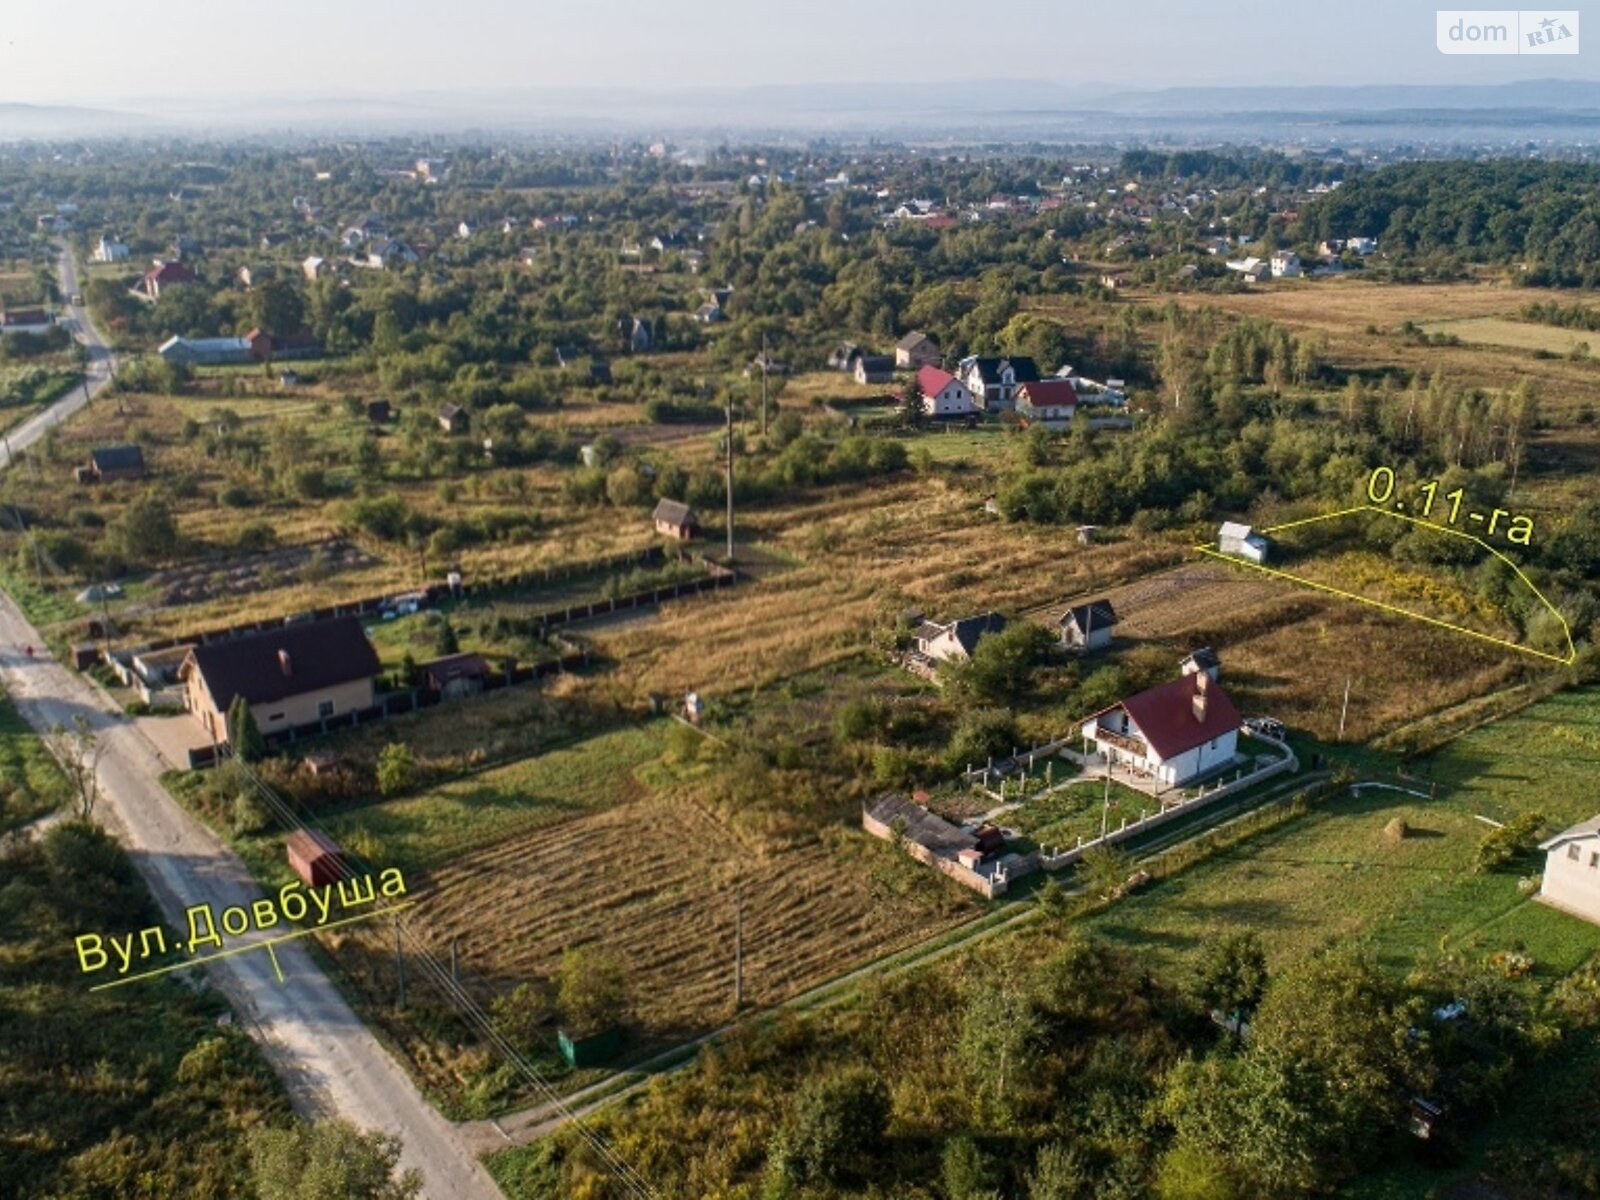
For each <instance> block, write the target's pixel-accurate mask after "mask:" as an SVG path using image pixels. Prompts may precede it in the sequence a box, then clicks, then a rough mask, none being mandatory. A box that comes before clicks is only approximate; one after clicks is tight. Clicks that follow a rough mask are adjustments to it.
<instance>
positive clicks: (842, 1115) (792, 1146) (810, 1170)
mask: <svg viewBox="0 0 1600 1200" xmlns="http://www.w3.org/2000/svg"><path fill="white" fill-rule="evenodd" d="M888 1124H889V1089H888V1088H886V1087H885V1086H884V1084H883V1081H882V1080H881V1079H879V1078H878V1076H877V1075H876V1074H875V1073H874V1072H872V1071H870V1070H868V1069H866V1068H861V1067H855V1068H850V1069H847V1070H844V1071H840V1072H838V1073H837V1074H833V1075H824V1076H821V1077H813V1078H811V1079H808V1080H807V1081H806V1083H805V1084H804V1085H802V1087H801V1089H800V1093H799V1095H798V1096H797V1097H796V1099H795V1107H794V1113H793V1114H792V1115H791V1116H790V1118H789V1120H788V1121H787V1122H785V1124H784V1126H783V1127H782V1128H781V1129H780V1130H779V1131H778V1133H777V1134H776V1135H775V1136H774V1137H773V1139H772V1143H771V1145H770V1146H769V1148H768V1155H767V1163H768V1175H767V1180H768V1194H769V1195H774V1196H783V1195H787V1194H788V1193H789V1191H790V1189H792V1188H793V1187H794V1186H796V1185H805V1184H811V1183H822V1184H828V1183H840V1182H842V1181H845V1180H848V1179H850V1178H852V1177H854V1176H861V1175H865V1174H868V1173H870V1171H871V1167H872V1164H873V1162H874V1160H875V1159H876V1157H877V1154H878V1152H879V1150H880V1149H881V1146H882V1142H883V1135H884V1131H885V1130H886V1129H887V1128H888Z"/></svg>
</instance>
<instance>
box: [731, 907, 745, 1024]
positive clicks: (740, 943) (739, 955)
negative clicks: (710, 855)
mask: <svg viewBox="0 0 1600 1200" xmlns="http://www.w3.org/2000/svg"><path fill="white" fill-rule="evenodd" d="M734 904H735V906H736V907H735V908H734V910H733V1011H734V1012H742V1011H743V1010H744V885H743V884H742V883H741V884H740V885H739V890H738V892H737V893H736V898H735V900H734Z"/></svg>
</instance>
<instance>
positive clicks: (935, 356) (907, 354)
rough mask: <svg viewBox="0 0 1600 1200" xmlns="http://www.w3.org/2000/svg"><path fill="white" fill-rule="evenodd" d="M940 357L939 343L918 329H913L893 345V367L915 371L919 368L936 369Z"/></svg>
mask: <svg viewBox="0 0 1600 1200" xmlns="http://www.w3.org/2000/svg"><path fill="white" fill-rule="evenodd" d="M940 358H941V355H940V353H939V343H938V342H936V341H934V340H933V339H932V338H931V337H929V336H928V335H927V334H925V333H923V332H922V330H920V329H913V330H912V331H911V332H910V333H908V334H906V335H905V337H903V338H901V339H900V340H899V341H898V342H897V343H895V348H894V365H895V366H897V367H905V368H907V369H909V370H912V371H915V370H917V369H918V368H920V367H936V366H938V365H939V361H940Z"/></svg>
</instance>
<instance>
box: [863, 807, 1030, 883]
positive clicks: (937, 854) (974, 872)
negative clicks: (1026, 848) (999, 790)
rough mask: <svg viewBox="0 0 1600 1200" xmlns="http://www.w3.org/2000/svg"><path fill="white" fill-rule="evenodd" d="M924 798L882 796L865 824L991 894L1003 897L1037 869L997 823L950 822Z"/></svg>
mask: <svg viewBox="0 0 1600 1200" xmlns="http://www.w3.org/2000/svg"><path fill="white" fill-rule="evenodd" d="M926 798H927V797H926V794H925V793H922V792H918V793H917V794H916V795H915V796H905V795H899V794H896V795H889V796H884V797H883V798H881V799H880V800H878V802H877V803H875V804H873V805H872V806H871V807H870V808H863V809H862V811H861V827H862V828H863V829H865V830H866V831H867V832H868V833H870V834H872V836H873V837H878V838H882V839H883V840H884V841H886V842H894V843H896V844H897V845H899V846H900V847H901V848H902V849H904V850H905V852H906V853H907V854H909V855H911V857H912V858H914V859H916V860H917V861H918V862H922V863H926V864H927V865H928V866H930V867H933V868H935V869H936V870H938V871H940V872H942V873H944V874H946V875H948V876H950V877H951V878H952V879H954V880H956V881H957V882H959V883H962V884H965V885H966V886H967V887H969V888H972V889H973V890H974V891H976V892H979V893H981V894H982V895H984V896H988V897H990V898H993V897H995V896H1000V895H1004V894H1005V892H1006V890H1007V888H1009V887H1010V884H1011V881H1012V880H1013V879H1016V878H1020V877H1021V876H1024V875H1028V874H1030V873H1032V872H1033V871H1035V870H1037V869H1038V865H1039V860H1038V858H1037V857H1035V856H1033V855H1021V854H1017V853H1015V852H1014V851H1010V850H1008V849H1007V846H1006V839H1005V835H1004V834H1002V833H1001V832H1000V831H999V830H998V829H996V828H995V827H994V826H992V825H984V826H981V827H979V828H976V829H969V828H967V827H965V826H962V825H957V824H955V823H954V822H952V821H947V820H945V819H944V818H943V817H941V816H939V814H938V813H934V812H929V811H928V808H927V806H926V805H925V804H922V803H920V801H922V800H925V799H926Z"/></svg>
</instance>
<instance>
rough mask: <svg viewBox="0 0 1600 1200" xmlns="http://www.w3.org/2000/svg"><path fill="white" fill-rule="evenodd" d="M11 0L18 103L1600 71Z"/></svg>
mask: <svg viewBox="0 0 1600 1200" xmlns="http://www.w3.org/2000/svg"><path fill="white" fill-rule="evenodd" d="M1452 2H1454V3H1458V4H1459V3H1461V0H1452ZM1567 2H1568V3H1571V0H1567ZM3 4H4V8H5V11H4V13H3V15H0V101H21V102H30V103H60V102H73V101H79V102H92V103H105V102H108V101H131V100H134V99H136V98H138V97H141V96H152V95H159V96H221V95H229V94H234V95H260V94H267V93H300V94H306V95H336V94H339V93H348V92H357V93H363V92H392V91H402V90H404V91H410V90H417V89H425V90H426V89H456V88H485V87H489V88H501V87H539V86H585V85H594V86H605V87H610V86H643V87H650V88H682V87H692V86H697V85H718V84H721V85H729V84H731V85H743V84H755V83H812V82H832V81H841V82H842V81H852V82H854V81H872V80H887V81H897V82H903V81H922V80H926V81H927V82H928V83H929V85H930V86H936V85H937V82H938V81H939V80H941V79H946V78H964V79H968V80H984V79H997V78H1007V77H1009V78H1013V79H1017V78H1020V79H1051V80H1056V81H1060V82H1070V81H1078V82H1101V81H1104V82H1111V83H1124V84H1127V85H1131V86H1170V85H1177V84H1186V83H1228V84H1248V83H1274V84H1290V83H1445V82H1485V81H1490V80H1501V79H1529V78H1545V77H1554V76H1581V77H1585V78H1588V77H1600V69H1596V68H1595V67H1594V65H1593V63H1592V60H1593V59H1594V58H1595V57H1596V56H1600V23H1597V24H1596V25H1595V26H1593V27H1592V28H1591V29H1590V30H1589V35H1590V37H1592V38H1594V39H1595V45H1594V47H1593V48H1592V49H1591V50H1590V52H1589V53H1588V54H1580V55H1576V56H1572V57H1562V58H1551V57H1542V58H1527V57H1523V58H1518V57H1446V56H1444V55H1441V54H1439V53H1438V52H1437V50H1436V49H1435V48H1434V11H1435V8H1436V5H1434V4H1421V3H1417V2H1416V0H1276V2H1272V0H1234V2H1231V3H1224V2H1222V0H1131V2H1130V0H1123V2H1121V3H1108V2H1106V0H1095V2H1094V3H1084V2H1082V0H1056V2H1052V0H914V2H911V0H892V2H890V0H803V2H799V0H692V2H683V0H678V2H674V0H562V2H560V3H553V2H551V0H277V2H276V3H274V4H269V5H266V6H261V5H251V4H244V3H240V2H239V0H76V2H74V3H72V4H66V5H49V4H39V3H28V2H27V0H3ZM1596 11H1597V12H1600V9H1597V10H1596ZM1597 21H1600V18H1597Z"/></svg>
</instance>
